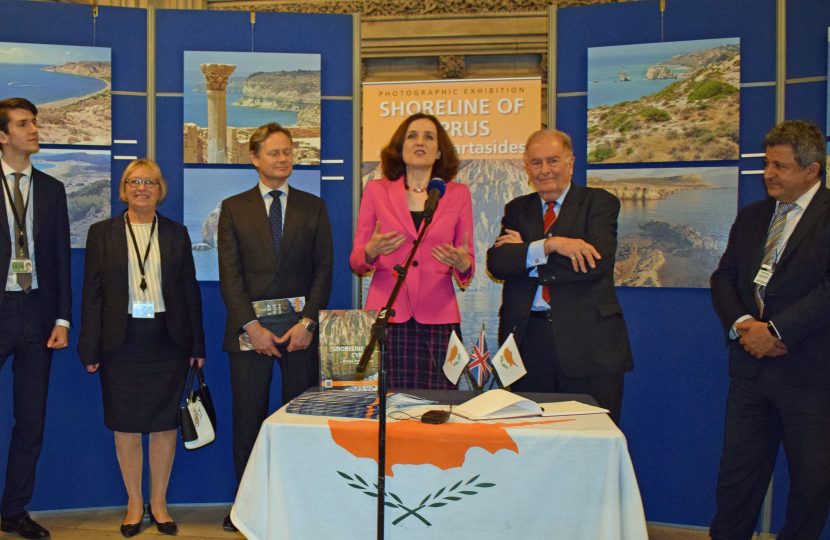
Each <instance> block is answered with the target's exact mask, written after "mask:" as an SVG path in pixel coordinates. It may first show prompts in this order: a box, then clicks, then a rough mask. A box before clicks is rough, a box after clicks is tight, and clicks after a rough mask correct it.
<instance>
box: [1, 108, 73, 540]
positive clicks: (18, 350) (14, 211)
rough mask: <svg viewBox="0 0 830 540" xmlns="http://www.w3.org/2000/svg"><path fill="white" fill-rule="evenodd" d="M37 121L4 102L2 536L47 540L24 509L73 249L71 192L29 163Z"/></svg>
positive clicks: (64, 317)
mask: <svg viewBox="0 0 830 540" xmlns="http://www.w3.org/2000/svg"><path fill="white" fill-rule="evenodd" d="M36 117H37V108H36V107H35V106H34V105H33V104H32V103H30V102H29V101H27V100H25V99H23V98H10V99H5V100H3V101H0V148H2V152H3V159H2V173H3V174H2V178H0V182H2V183H3V186H2V187H0V193H2V198H3V204H0V224H2V226H0V268H5V269H6V272H7V274H6V283H5V286H4V287H2V289H0V368H2V367H3V364H5V362H6V360H7V359H8V358H9V356H13V357H14V359H13V360H12V372H13V373H14V383H13V384H14V386H13V391H14V417H15V420H16V423H15V426H14V428H13V429H12V437H11V443H10V445H9V461H8V465H7V467H6V486H5V489H4V491H3V497H2V500H0V517H1V518H2V519H0V530H2V531H4V532H12V531H16V532H18V533H19V534H20V535H21V536H23V537H24V538H49V531H47V530H46V529H44V528H43V527H41V526H40V525H38V524H37V523H35V522H34V521H33V520H32V518H31V517H29V514H28V512H26V510H25V506H26V505H27V504H29V502H30V501H31V500H32V493H33V491H34V487H35V467H36V465H37V460H38V457H39V456H40V450H41V447H42V446H43V428H44V425H45V420H46V396H47V392H48V389H49V372H50V370H51V367H52V352H53V351H54V350H55V349H63V348H64V347H66V346H67V344H68V342H69V338H68V336H69V324H70V321H71V320H72V288H71V282H70V262H71V249H70V240H69V214H68V213H67V210H66V190H65V189H64V187H63V184H62V183H60V182H59V181H58V180H56V179H54V178H52V177H51V176H49V175H47V174H44V173H42V172H40V171H38V170H37V169H35V168H34V167H32V162H31V160H30V159H29V157H30V156H31V155H32V154H35V153H37V152H38V150H39V149H40V147H39V144H38V130H37V118H36ZM29 270H32V271H29Z"/></svg>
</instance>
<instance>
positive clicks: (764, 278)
mask: <svg viewBox="0 0 830 540" xmlns="http://www.w3.org/2000/svg"><path fill="white" fill-rule="evenodd" d="M770 279H772V268H770V267H769V266H767V265H762V266H761V268H760V269H759V270H758V275H757V276H755V281H754V283H755V284H756V285H761V286H762V287H766V286H767V284H768V283H769V280H770Z"/></svg>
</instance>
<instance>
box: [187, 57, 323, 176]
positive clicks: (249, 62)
mask: <svg viewBox="0 0 830 540" xmlns="http://www.w3.org/2000/svg"><path fill="white" fill-rule="evenodd" d="M320 110H321V109H320V55H319V54H288V53H242V52H202V51H185V53H184V133H183V135H184V162H185V163H221V164H226V163H230V164H247V163H250V162H251V156H250V152H249V151H248V139H250V137H251V133H252V132H253V131H254V130H255V129H256V128H257V127H259V126H261V125H263V124H267V123H269V122H277V123H278V124H281V125H282V126H284V127H286V128H288V130H289V131H290V132H291V137H292V139H293V140H294V164H295V165H319V164H320V117H321V115H320Z"/></svg>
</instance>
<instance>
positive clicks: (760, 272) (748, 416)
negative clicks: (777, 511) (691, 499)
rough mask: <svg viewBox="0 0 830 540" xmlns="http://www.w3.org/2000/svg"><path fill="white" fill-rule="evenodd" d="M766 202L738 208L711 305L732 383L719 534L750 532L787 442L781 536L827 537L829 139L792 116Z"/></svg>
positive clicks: (770, 137) (769, 154)
mask: <svg viewBox="0 0 830 540" xmlns="http://www.w3.org/2000/svg"><path fill="white" fill-rule="evenodd" d="M763 147H764V149H765V152H766V157H765V158H764V181H765V183H766V187H767V194H768V195H769V196H768V197H767V198H766V199H764V200H762V201H758V202H755V203H752V204H749V205H747V206H746V207H745V208H743V209H742V210H741V211H740V212H739V213H738V217H737V219H736V220H735V224H734V225H733V226H732V231H731V232H730V235H729V244H728V245H727V247H726V252H725V253H724V254H723V257H722V258H721V261H720V264H719V266H718V269H717V270H716V271H715V273H714V274H712V280H711V285H712V302H713V303H714V306H715V311H716V312H717V314H718V316H719V317H720V320H721V324H722V325H723V329H724V334H725V336H726V343H727V346H728V347H729V375H730V377H731V379H732V380H731V383H730V386H729V394H728V397H727V403H726V426H725V432H724V441H723V456H722V457H721V464H720V472H719V474H718V484H717V507H718V509H717V514H716V515H715V518H714V520H713V521H712V525H711V528H710V529H709V531H710V534H711V536H712V538H713V539H716V540H723V539H746V540H748V539H749V538H750V537H751V536H752V533H753V531H754V530H755V525H756V523H757V521H758V514H759V512H760V510H761V505H762V503H763V500H764V495H765V494H766V492H767V486H768V485H769V481H770V477H771V475H772V471H773V468H774V466H775V460H776V456H777V455H778V446H779V445H780V444H781V442H782V441H783V443H784V451H785V453H786V455H787V461H788V464H789V471H790V493H789V498H788V501H787V518H786V521H785V523H784V526H783V528H782V529H781V531H780V532H779V533H778V539H779V540H791V539H799V540H809V539H814V538H818V537H819V536H820V535H821V531H822V529H823V528H824V524H825V521H826V519H827V512H828V508H830V361H828V360H830V356H828V355H829V354H830V281H828V279H829V278H830V190H828V189H827V188H825V187H824V186H823V182H822V177H824V175H825V172H826V171H825V167H826V165H825V160H826V157H825V156H826V150H827V148H826V143H825V140H824V135H823V134H822V133H821V130H819V129H818V128H817V127H816V126H815V125H814V124H811V123H809V122H804V121H787V122H783V123H782V124H780V125H778V126H776V127H774V128H773V129H772V130H771V131H770V132H769V133H768V134H767V136H766V138H765V139H764V142H763Z"/></svg>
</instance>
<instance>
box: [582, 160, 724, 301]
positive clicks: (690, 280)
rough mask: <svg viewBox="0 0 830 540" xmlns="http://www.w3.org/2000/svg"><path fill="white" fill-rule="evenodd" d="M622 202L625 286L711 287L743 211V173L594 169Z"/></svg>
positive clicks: (617, 275)
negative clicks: (740, 207) (740, 183)
mask: <svg viewBox="0 0 830 540" xmlns="http://www.w3.org/2000/svg"><path fill="white" fill-rule="evenodd" d="M587 174H588V187H595V188H601V189H604V190H606V191H608V192H610V193H612V194H614V195H616V196H617V198H619V199H620V203H621V204H622V208H621V210H620V217H619V222H618V229H617V260H616V265H615V267H614V284H615V285H617V286H618V287H676V288H708V287H709V276H711V275H712V272H714V271H715V268H717V266H718V261H719V260H720V257H721V254H723V252H724V251H725V250H726V244H727V241H728V240H729V228H730V227H731V226H732V223H733V222H734V220H735V215H736V214H737V212H738V168H737V167H700V168H666V169H663V168H653V169H593V170H588V173H587Z"/></svg>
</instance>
